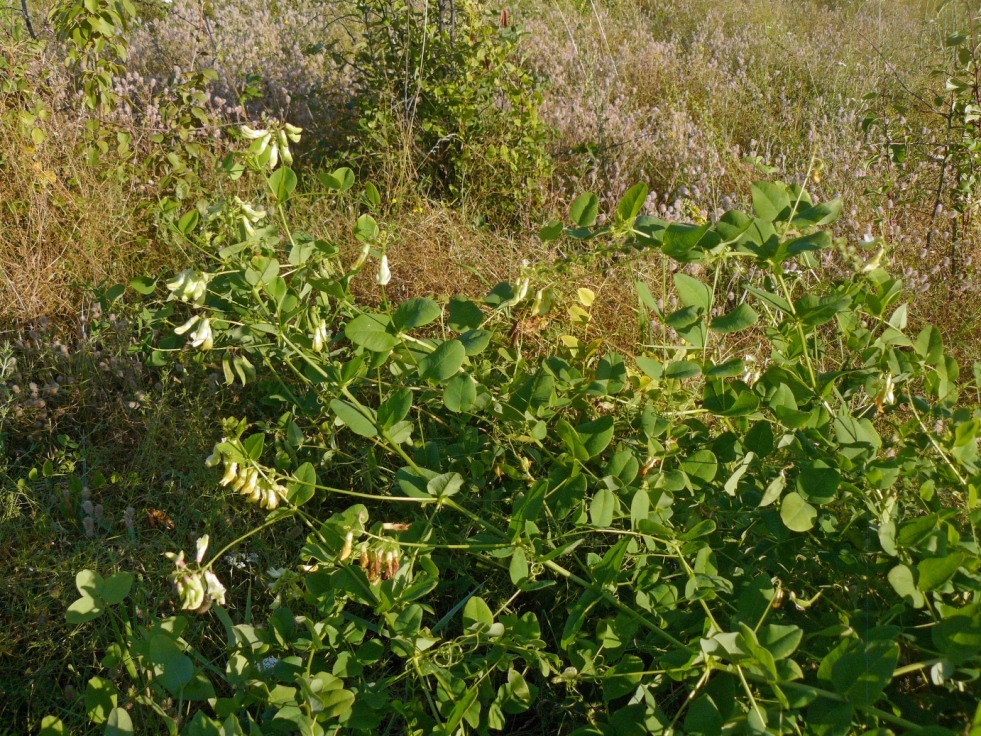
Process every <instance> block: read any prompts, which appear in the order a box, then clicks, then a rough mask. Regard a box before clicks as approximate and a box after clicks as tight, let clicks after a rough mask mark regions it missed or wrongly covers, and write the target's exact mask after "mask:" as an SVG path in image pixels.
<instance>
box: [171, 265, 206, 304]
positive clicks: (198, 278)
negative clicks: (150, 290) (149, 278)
mask: <svg viewBox="0 0 981 736" xmlns="http://www.w3.org/2000/svg"><path fill="white" fill-rule="evenodd" d="M166 286H167V289H168V290H170V291H171V292H172V296H173V297H174V298H176V299H180V300H181V301H185V302H192V303H194V304H202V303H203V302H204V296H205V294H207V293H208V277H207V275H206V274H203V273H201V272H200V271H196V270H194V269H192V268H186V269H184V270H183V271H181V272H180V273H179V274H177V275H176V276H175V277H174V278H172V279H170V280H169V281H167V284H166Z"/></svg>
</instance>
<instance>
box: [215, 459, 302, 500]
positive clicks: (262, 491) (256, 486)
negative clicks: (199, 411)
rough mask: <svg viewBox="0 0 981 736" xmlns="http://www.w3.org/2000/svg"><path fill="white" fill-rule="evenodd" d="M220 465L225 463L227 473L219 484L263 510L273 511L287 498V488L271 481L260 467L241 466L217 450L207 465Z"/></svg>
mask: <svg viewBox="0 0 981 736" xmlns="http://www.w3.org/2000/svg"><path fill="white" fill-rule="evenodd" d="M219 463H224V466H225V473H224V475H222V477H221V480H219V481H218V484H219V485H221V486H227V487H230V488H231V489H232V490H233V491H236V492H237V493H239V494H241V495H242V496H245V497H246V499H247V500H248V501H249V502H250V503H257V504H259V506H261V507H262V508H264V509H269V510H270V511H272V510H273V509H275V508H276V507H277V506H279V502H280V501H281V500H282V499H284V498H286V488H285V487H284V486H282V485H281V484H279V483H277V482H276V481H275V480H272V479H270V478H269V477H268V475H267V473H266V472H265V471H264V470H262V469H261V468H260V467H259V466H257V465H254V464H253V465H250V466H245V465H239V464H238V463H237V462H236V461H234V460H232V459H231V458H229V457H228V456H227V455H223V454H222V453H221V452H219V451H218V450H217V449H216V450H215V451H214V452H213V453H212V454H211V455H210V456H209V457H208V459H207V460H206V461H205V465H207V466H208V467H216V466H217V465H218V464H219Z"/></svg>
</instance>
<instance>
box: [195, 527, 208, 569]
mask: <svg viewBox="0 0 981 736" xmlns="http://www.w3.org/2000/svg"><path fill="white" fill-rule="evenodd" d="M196 544H197V552H196V554H195V555H194V559H195V560H196V561H197V563H198V564H199V565H200V564H201V561H202V560H204V555H205V553H206V552H207V551H208V535H207V534H203V535H201V536H200V537H198V541H197V543H196Z"/></svg>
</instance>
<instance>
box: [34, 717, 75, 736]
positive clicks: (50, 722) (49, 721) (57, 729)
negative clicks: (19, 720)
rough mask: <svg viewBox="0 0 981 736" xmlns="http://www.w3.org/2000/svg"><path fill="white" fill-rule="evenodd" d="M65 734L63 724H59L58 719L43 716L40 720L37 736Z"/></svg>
mask: <svg viewBox="0 0 981 736" xmlns="http://www.w3.org/2000/svg"><path fill="white" fill-rule="evenodd" d="M67 733H68V731H66V730H65V724H64V723H62V722H61V719H60V718H56V717H55V716H45V717H44V718H42V719H41V730H40V731H38V735H39V736H65V734H67Z"/></svg>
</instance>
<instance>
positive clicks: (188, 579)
mask: <svg viewBox="0 0 981 736" xmlns="http://www.w3.org/2000/svg"><path fill="white" fill-rule="evenodd" d="M208 541H209V539H208V535H207V534H205V535H204V536H201V537H199V538H198V540H197V549H196V551H195V556H194V562H195V566H194V568H193V569H192V568H191V567H189V566H188V564H187V563H186V562H185V560H184V551H183V550H181V551H180V552H179V553H178V554H176V555H175V554H174V553H173V552H165V553H164V556H165V557H166V558H167V559H169V560H171V561H173V563H174V571H173V572H172V573H171V574H170V579H171V580H172V581H173V583H174V587H175V588H176V589H177V595H178V596H179V597H180V601H181V608H182V609H184V610H185V611H193V612H194V613H206V612H207V611H208V609H210V608H211V604H212V603H217V604H218V605H220V606H223V605H225V592H226V591H225V586H224V585H222V584H221V581H220V580H219V579H218V576H217V575H215V574H214V573H213V572H212V571H211V568H210V566H208V567H204V568H202V567H201V563H202V562H203V561H204V555H205V553H206V552H207V551H208Z"/></svg>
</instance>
